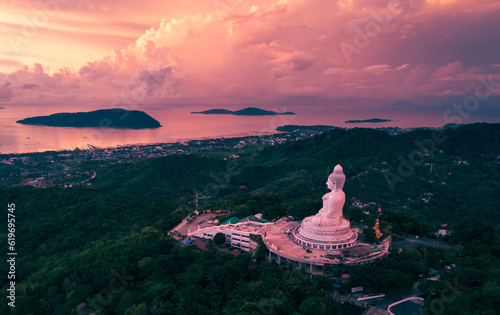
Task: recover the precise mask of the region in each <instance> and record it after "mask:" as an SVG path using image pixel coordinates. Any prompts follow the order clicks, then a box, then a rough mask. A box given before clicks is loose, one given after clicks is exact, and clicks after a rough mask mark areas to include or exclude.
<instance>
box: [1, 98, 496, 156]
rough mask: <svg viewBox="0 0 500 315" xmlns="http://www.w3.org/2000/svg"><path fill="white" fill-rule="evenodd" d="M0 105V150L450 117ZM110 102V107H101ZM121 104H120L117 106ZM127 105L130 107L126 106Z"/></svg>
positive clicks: (379, 110)
mask: <svg viewBox="0 0 500 315" xmlns="http://www.w3.org/2000/svg"><path fill="white" fill-rule="evenodd" d="M3 107H4V109H0V154H22V153H30V152H44V151H63V150H74V149H75V148H79V149H87V148H89V146H93V147H102V148H105V147H116V146H127V145H146V144H155V143H171V142H178V141H186V140H195V139H209V138H221V137H242V136H251V135H266V134H272V133H276V132H277V131H276V128H277V127H279V126H284V125H330V126H336V127H347V128H354V127H362V128H377V127H400V128H417V127H442V126H444V125H446V124H447V123H450V122H451V121H449V120H448V121H447V120H446V119H445V117H444V113H445V110H437V109H436V108H432V109H420V108H410V109H408V108H387V107H374V108H369V109H367V108H366V107H363V108H356V107H352V106H351V107H348V108H345V107H344V108H340V107H334V106H325V105H315V106H308V107H305V106H300V105H290V106H264V105H263V106H254V105H252V107H258V108H262V109H266V110H273V111H276V112H286V111H291V112H294V113H296V115H272V116H235V115H203V114H191V112H193V111H203V110H208V109H213V108H221V109H230V110H237V109H243V108H245V107H249V106H245V105H239V106H236V105H233V106H227V105H177V106H169V107H167V108H165V107H164V106H161V105H141V106H137V108H133V109H135V110H141V111H144V112H146V113H147V114H149V115H150V116H152V117H153V118H155V119H156V120H158V121H159V122H160V123H161V125H162V127H160V128H156V129H140V130H136V129H112V128H108V129H100V128H72V127H49V126H36V125H23V124H19V123H16V121H17V120H20V119H24V118H27V117H33V116H44V115H50V114H54V113H61V112H84V111H92V110H97V109H104V108H106V107H104V106H66V107H64V106H62V107H61V106H58V107H45V106H44V107H42V106H36V105H10V106H9V105H7V106H3ZM107 108H110V107H107ZM122 108H126V107H122ZM130 109H131V110H132V108H130ZM372 118H380V119H388V120H390V121H387V122H380V123H346V121H348V120H366V119H372ZM495 119H496V118H495V116H493V117H492V116H491V115H488V113H487V112H479V111H478V112H474V113H472V115H471V116H470V117H468V119H467V120H465V119H464V120H463V123H472V122H490V123H495V122H498V120H495Z"/></svg>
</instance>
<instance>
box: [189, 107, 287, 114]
mask: <svg viewBox="0 0 500 315" xmlns="http://www.w3.org/2000/svg"><path fill="white" fill-rule="evenodd" d="M191 114H204V115H237V116H270V115H296V114H295V113H293V112H284V113H279V112H275V111H270V110H264V109H260V108H256V107H247V108H244V109H240V110H236V111H232V110H228V109H218V108H215V109H209V110H205V111H202V112H191Z"/></svg>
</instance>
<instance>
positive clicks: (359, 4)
mask: <svg viewBox="0 0 500 315" xmlns="http://www.w3.org/2000/svg"><path fill="white" fill-rule="evenodd" d="M0 7H1V12H2V14H1V15H0V32H1V34H2V36H1V37H0V106H6V105H9V104H50V105H58V104H67V103H69V102H71V103H75V104H86V103H93V104H96V103H98V104H103V105H109V106H114V105H119V104H123V103H127V102H135V103H147V104H166V105H168V104H281V103H284V102H291V103H294V102H295V103H296V104H297V103H301V102H303V103H304V104H305V105H306V103H307V104H309V103H318V104H330V103H331V104H333V105H334V104H340V103H342V104H348V103H349V102H351V103H352V102H358V103H359V102H361V103H366V104H367V105H370V104H384V103H390V102H394V101H408V102H413V103H416V104H422V103H425V102H428V103H433V102H446V101H447V100H451V99H456V98H463V97H464V96H466V95H473V94H474V93H475V90H476V87H477V86H478V84H480V83H481V80H480V79H479V77H480V76H481V77H482V78H484V79H488V77H489V78H490V80H492V81H494V82H500V32H499V30H500V19H499V18H498V17H499V16H500V1H494V0H460V1H459V0H414V1H412V0H409V1H401V2H398V1H387V0H339V1H335V0H307V1H306V0H279V1H271V0H257V1H245V0H214V1H212V0H207V1H200V0H169V1H165V0H162V1H135V0H134V1H131V0H120V1H117V0H108V1H106V0H104V1H103V0H87V1H72V0H41V1H38V0H37V1H35V0H24V1H14V0H4V1H2V4H1V5H0ZM490 75H491V76H490ZM485 91H491V92H492V93H491V94H495V95H500V88H495V89H493V88H491V87H490V89H489V90H487V89H484V90H483V91H482V94H485V93H486V92H485Z"/></svg>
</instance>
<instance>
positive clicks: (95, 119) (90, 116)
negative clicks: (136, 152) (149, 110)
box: [17, 108, 161, 129]
mask: <svg viewBox="0 0 500 315" xmlns="http://www.w3.org/2000/svg"><path fill="white" fill-rule="evenodd" d="M17 123H19V124H24V125H41V126H51V127H75V128H88V127H97V128H117V129H147V128H159V127H161V124H160V123H159V122H158V121H157V120H156V119H154V118H153V117H151V116H149V115H148V114H146V113H145V112H142V111H138V110H126V109H122V108H113V109H100V110H95V111H91V112H78V113H57V114H52V115H49V116H36V117H30V118H25V119H22V120H18V121H17Z"/></svg>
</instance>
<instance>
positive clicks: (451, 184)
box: [0, 124, 500, 314]
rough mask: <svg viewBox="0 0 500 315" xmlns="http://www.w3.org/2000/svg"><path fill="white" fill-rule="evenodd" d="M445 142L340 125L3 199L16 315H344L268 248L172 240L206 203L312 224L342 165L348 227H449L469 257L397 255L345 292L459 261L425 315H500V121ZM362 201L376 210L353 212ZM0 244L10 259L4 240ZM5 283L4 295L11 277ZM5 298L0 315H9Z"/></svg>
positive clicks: (318, 283)
mask: <svg viewBox="0 0 500 315" xmlns="http://www.w3.org/2000/svg"><path fill="white" fill-rule="evenodd" d="M433 137H434V138H433ZM432 139H434V140H432ZM436 139H437V138H436V135H435V134H433V131H432V130H417V131H413V132H409V133H406V134H401V135H398V136H390V135H388V134H386V133H385V132H382V131H377V130H370V129H358V128H356V129H351V130H343V129H334V130H331V131H328V132H325V133H323V134H321V135H319V136H315V137H313V138H311V139H307V140H302V141H297V142H291V143H286V144H283V145H279V146H257V145H255V146H247V147H244V148H241V150H237V151H236V152H234V151H231V152H229V151H228V152H226V153H227V154H225V156H230V155H232V154H237V155H238V156H239V157H238V158H236V159H226V160H224V159H223V158H221V156H224V154H221V152H204V153H203V154H202V155H176V156H169V157H164V158H156V159H149V160H144V161H140V162H136V163H128V164H116V165H112V166H110V167H108V168H106V169H104V170H102V171H100V172H99V173H98V174H97V177H96V179H95V181H93V183H92V185H91V186H90V187H80V188H68V189H55V188H52V189H34V188H10V189H4V190H1V191H0V203H1V204H3V205H7V204H11V203H15V204H16V210H15V215H16V247H17V248H16V250H17V253H18V256H17V258H16V259H17V262H16V282H17V287H16V292H17V299H16V308H15V313H16V314H70V313H73V314H90V313H95V314H252V313H254V314H293V313H294V312H295V313H296V314H312V313H314V314H336V313H338V312H339V309H340V306H339V304H338V303H337V302H335V301H334V299H332V298H330V297H325V296H326V295H327V294H329V293H331V292H332V290H333V284H332V282H331V281H330V280H329V279H328V278H327V277H324V276H313V277H310V276H309V275H308V274H306V273H305V272H303V271H300V270H293V269H290V268H289V267H288V266H277V265H275V264H270V263H268V262H266V261H265V260H263V256H261V254H262V250H260V251H258V254H257V255H256V256H255V257H252V256H250V255H249V254H244V253H241V254H239V255H235V254H233V253H231V252H227V251H221V250H217V249H216V248H215V246H213V245H210V244H209V246H208V249H207V250H205V251H199V250H198V249H197V247H195V246H194V245H186V246H180V245H179V244H177V243H176V242H175V241H174V240H173V239H171V238H170V237H169V236H167V232H168V231H169V230H170V229H171V228H172V227H174V226H175V225H176V224H177V223H179V222H180V221H181V220H182V218H183V217H185V216H187V215H188V214H190V213H191V212H192V211H193V210H194V208H195V202H194V198H195V195H196V194H197V193H198V194H199V195H202V196H206V197H210V198H208V199H203V200H200V202H199V207H200V210H203V209H214V210H215V209H222V210H227V211H229V212H230V213H231V215H236V216H238V217H244V216H247V215H250V214H256V213H259V212H261V213H263V214H264V216H265V217H266V218H268V219H274V218H278V217H281V216H283V215H286V214H289V215H292V216H295V217H297V218H302V217H305V216H307V215H311V214H313V213H315V212H317V211H318V209H319V208H320V207H321V196H322V195H323V194H324V193H325V192H326V186H325V181H326V177H327V175H328V172H331V171H332V170H333V167H334V166H335V165H336V164H341V165H342V166H343V168H344V173H345V174H346V177H347V181H346V184H345V187H344V191H345V193H346V206H345V208H344V213H345V216H346V217H347V218H349V219H350V220H352V221H353V223H355V224H364V225H366V226H369V227H372V226H373V224H374V220H375V218H376V216H375V215H376V213H378V212H377V211H378V208H381V214H380V216H379V219H380V227H381V230H382V232H383V233H384V234H385V235H389V234H405V233H411V234H419V235H425V236H427V237H435V235H434V232H435V229H436V227H437V226H438V225H440V224H442V223H447V224H449V225H450V226H453V228H452V231H453V234H451V235H450V236H446V237H445V238H444V240H445V241H448V242H450V243H453V244H458V245H461V246H463V249H462V250H456V249H454V248H452V247H445V248H438V249H432V248H412V247H406V248H403V249H402V251H399V250H398V249H397V248H395V249H394V250H393V252H392V253H391V255H390V257H389V260H388V261H387V263H386V264H385V265H384V266H383V267H372V266H362V267H356V268H353V269H352V270H351V273H352V275H353V278H354V279H353V282H352V283H350V284H349V285H348V287H349V286H356V285H363V286H364V287H365V288H366V290H367V291H369V292H370V291H371V292H378V291H384V292H387V293H391V292H394V291H398V290H406V289H408V288H409V287H411V285H412V284H413V283H414V281H417V280H419V279H420V278H421V275H422V274H424V275H425V274H427V273H428V272H429V269H430V268H433V269H437V270H439V271H441V270H443V269H444V267H445V266H449V265H452V264H453V265H455V266H456V267H455V268H454V269H453V270H450V271H449V272H444V273H443V274H442V276H441V278H440V280H439V281H426V280H422V281H420V284H419V285H420V288H421V290H422V291H423V292H425V294H426V302H425V303H426V304H425V308H426V310H428V313H429V314H433V313H436V312H437V311H436V312H434V311H435V310H437V308H438V307H441V308H440V309H439V310H442V312H440V314H457V310H461V312H458V313H461V314H496V312H498V311H497V310H496V306H495V305H496V304H495V303H496V302H495V301H498V300H500V272H499V270H498V265H499V261H498V257H499V255H500V241H499V223H500V206H499V204H498V192H499V191H500V174H499V171H500V164H499V162H500V161H499V158H498V156H499V148H500V125H498V124H495V125H492V124H472V125H465V126H461V127H459V128H454V129H448V130H446V131H444V133H443V134H441V135H440V138H439V139H438V140H443V139H445V140H443V141H436ZM428 140H430V141H428ZM419 143H420V145H419ZM422 143H423V144H425V145H423V144H422ZM415 152H416V153H415ZM405 161H406V162H408V163H406V164H405ZM402 165H403V166H402ZM408 166H409V167H408ZM388 174H390V175H388ZM356 200H359V201H361V202H362V203H363V204H365V205H367V206H366V207H365V208H363V209H360V208H359V207H355V206H353V205H352V203H353V202H354V201H356ZM370 203H371V204H370ZM5 207H6V206H5ZM367 211H368V213H369V214H366V213H365V212H367ZM377 215H378V214H377ZM3 237H4V238H5V237H6V234H3ZM367 237H370V236H369V235H367ZM1 246H2V251H3V252H4V253H5V252H7V244H6V242H2V245H1ZM2 268H3V269H2V270H4V271H3V272H5V273H4V274H7V269H6V268H8V266H7V265H6V264H2ZM424 278H425V277H424ZM450 283H451V284H452V285H451V289H450ZM0 285H1V286H2V290H4V291H3V292H7V291H6V289H7V288H8V282H7V279H6V278H2V280H1V282H0ZM348 287H347V289H348ZM448 289H449V290H452V292H453V295H452V297H454V300H453V302H449V301H451V300H450V297H449V291H448ZM3 301H4V302H3V303H2V304H1V305H0V313H2V314H8V312H9V311H10V310H9V307H8V306H7V303H6V299H5V297H4V298H3ZM433 310H434V311H433Z"/></svg>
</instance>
